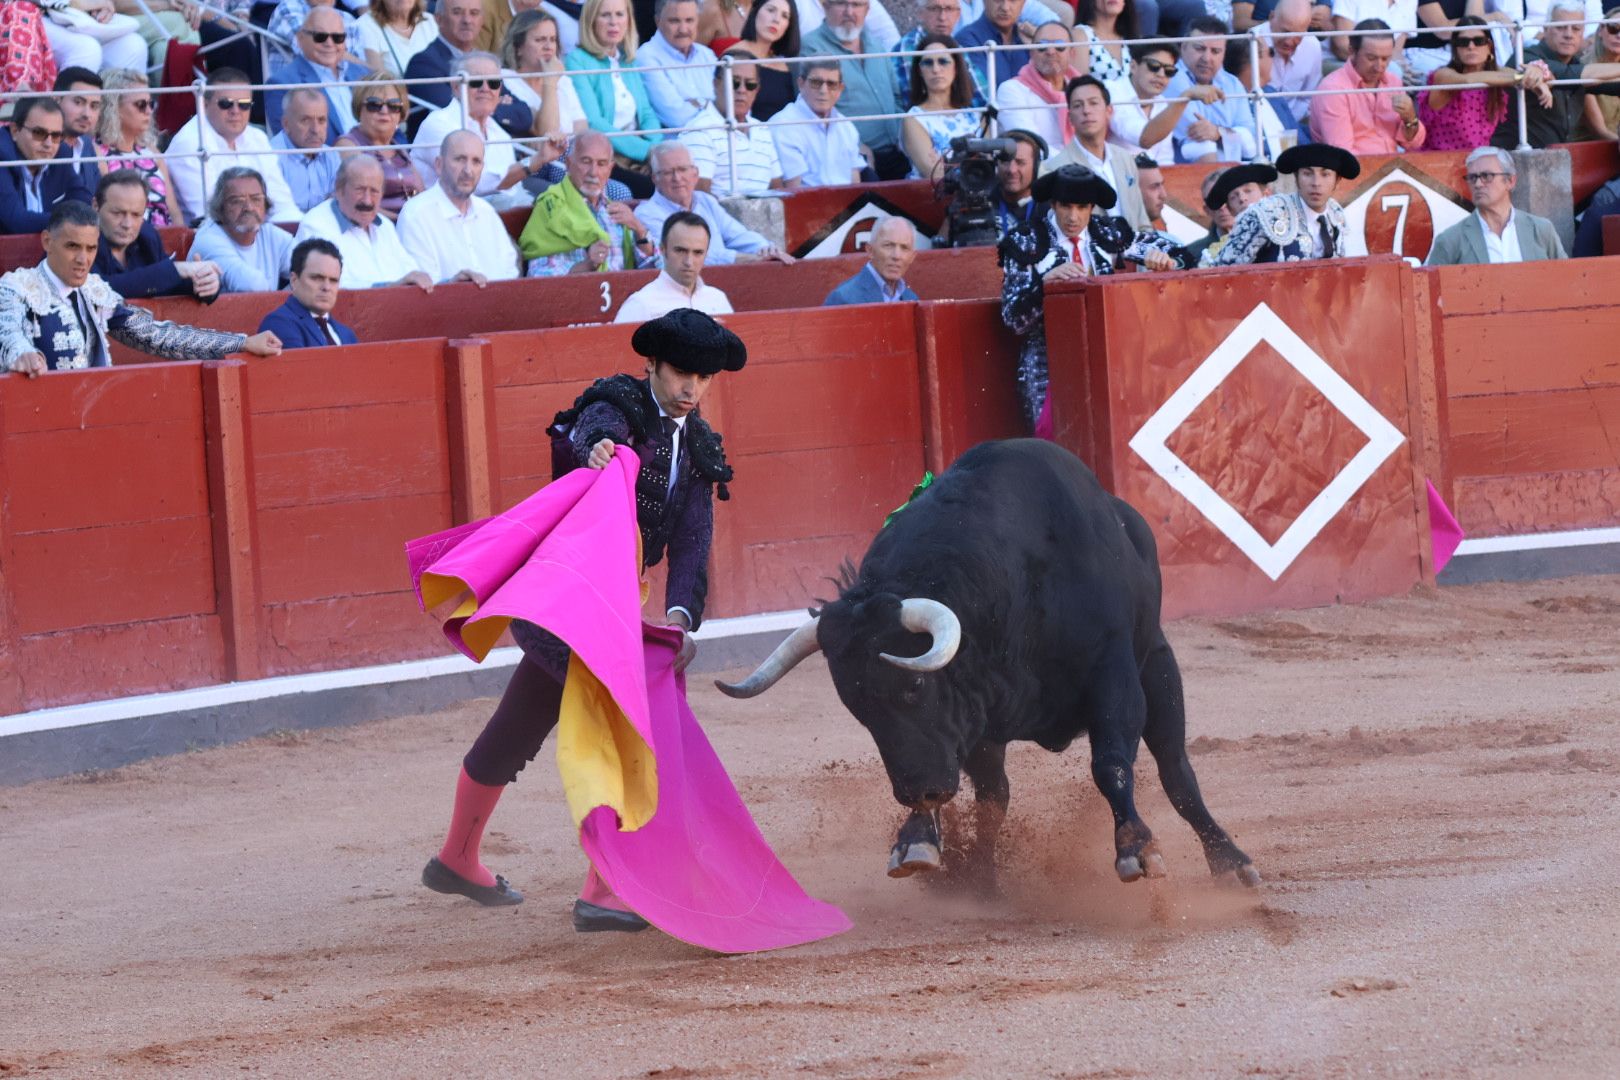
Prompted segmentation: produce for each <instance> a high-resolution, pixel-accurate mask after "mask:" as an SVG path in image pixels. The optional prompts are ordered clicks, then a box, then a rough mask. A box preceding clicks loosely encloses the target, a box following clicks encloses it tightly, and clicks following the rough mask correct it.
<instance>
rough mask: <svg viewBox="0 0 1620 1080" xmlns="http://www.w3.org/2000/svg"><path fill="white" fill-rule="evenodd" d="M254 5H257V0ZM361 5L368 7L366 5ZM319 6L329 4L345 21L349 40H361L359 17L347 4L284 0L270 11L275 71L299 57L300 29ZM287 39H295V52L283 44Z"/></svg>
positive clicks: (269, 45) (270, 45) (326, 0)
mask: <svg viewBox="0 0 1620 1080" xmlns="http://www.w3.org/2000/svg"><path fill="white" fill-rule="evenodd" d="M253 6H255V7H256V6H257V2H255V4H254V5H253ZM357 6H358V7H359V8H360V9H361V10H364V6H365V5H363V4H361V5H357ZM318 7H329V8H331V9H332V10H333V11H336V12H337V13H338V15H339V17H340V18H342V20H343V32H344V33H345V34H347V35H348V40H349V41H351V42H353V41H357V40H358V39H359V31H358V30H357V29H356V25H357V23H358V21H359V20H358V19H357V18H356V17H355V14H354V12H353V11H351V10H349V5H348V4H346V3H338V2H337V0H280V3H278V4H276V7H275V10H274V11H272V12H271V13H270V23H269V27H268V29H269V31H270V34H271V37H269V38H267V39H265V40H266V43H267V48H268V49H269V51H270V72H271V74H275V73H276V72H278V71H280V70H281V68H282V65H284V64H290V63H292V62H293V61H294V60H296V59H297V58H298V46H299V42H298V30H299V28H300V27H302V26H303V25H304V20H305V19H307V18H308V17H309V13H310V12H311V11H313V10H315V9H316V8H318ZM283 41H290V42H292V51H288V49H287V47H286V46H284V45H282V44H281V42H283ZM255 48H257V46H255ZM356 55H359V54H358V53H357V54H356Z"/></svg>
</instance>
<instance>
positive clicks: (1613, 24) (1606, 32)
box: [1575, 7, 1620, 142]
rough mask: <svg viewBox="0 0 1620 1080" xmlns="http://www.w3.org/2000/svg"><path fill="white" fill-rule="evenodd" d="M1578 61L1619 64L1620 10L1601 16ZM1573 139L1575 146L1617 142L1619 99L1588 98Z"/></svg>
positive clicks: (1618, 136) (1619, 134)
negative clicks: (1603, 141) (1587, 142)
mask: <svg viewBox="0 0 1620 1080" xmlns="http://www.w3.org/2000/svg"><path fill="white" fill-rule="evenodd" d="M1581 59H1582V61H1583V62H1584V63H1588V64H1620V7H1612V8H1610V9H1609V10H1608V11H1605V12H1604V13H1603V21H1602V22H1601V23H1599V24H1598V30H1597V33H1596V34H1593V35H1592V40H1591V41H1589V42H1587V43H1586V51H1585V53H1583V54H1582V57H1581ZM1575 139H1576V141H1577V142H1586V141H1591V140H1595V139H1603V140H1607V141H1608V142H1615V141H1616V140H1617V139H1620V97H1610V96H1609V95H1607V94H1587V95H1586V112H1585V114H1584V115H1583V116H1582V117H1581V122H1580V124H1579V125H1577V126H1576V129H1575Z"/></svg>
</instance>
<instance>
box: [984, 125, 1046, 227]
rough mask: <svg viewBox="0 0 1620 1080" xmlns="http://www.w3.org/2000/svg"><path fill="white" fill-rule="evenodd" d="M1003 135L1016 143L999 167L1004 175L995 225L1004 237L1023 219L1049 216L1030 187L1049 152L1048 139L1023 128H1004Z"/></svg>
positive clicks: (999, 172) (1031, 219)
mask: <svg viewBox="0 0 1620 1080" xmlns="http://www.w3.org/2000/svg"><path fill="white" fill-rule="evenodd" d="M1001 137H1002V138H1004V139H1011V140H1012V141H1013V142H1014V143H1015V144H1016V145H1015V146H1014V149H1013V156H1012V158H1011V159H1010V160H1008V161H1003V162H1001V163H1000V165H998V166H997V167H996V172H997V174H998V175H999V176H1000V177H1001V190H1000V191H999V192H997V193H996V224H997V227H998V231H999V232H1000V233H1001V235H1003V236H1005V235H1006V234H1007V230H1008V229H1010V228H1012V226H1013V225H1015V224H1017V223H1018V222H1020V221H1039V220H1040V219H1041V218H1042V217H1044V216H1046V210H1047V207H1046V206H1045V205H1044V204H1042V203H1038V202H1036V201H1035V199H1034V197H1033V196H1032V195H1031V194H1030V188H1031V187H1033V186H1034V184H1035V175H1036V173H1038V172H1039V171H1040V167H1041V162H1043V161H1045V160H1046V155H1047V153H1048V151H1047V146H1046V140H1044V139H1042V138H1041V137H1040V136H1039V135H1037V134H1035V133H1034V132H1032V131H1025V130H1024V129H1023V128H1013V129H1012V130H1011V131H1004V132H1002V135H1001Z"/></svg>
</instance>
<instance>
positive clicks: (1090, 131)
mask: <svg viewBox="0 0 1620 1080" xmlns="http://www.w3.org/2000/svg"><path fill="white" fill-rule="evenodd" d="M1065 92H1066V93H1067V94H1068V97H1069V123H1070V125H1072V126H1073V128H1074V138H1072V139H1070V140H1069V141H1068V143H1067V144H1065V145H1064V147H1063V149H1062V150H1061V151H1059V152H1057V153H1054V154H1053V155H1052V156H1051V157H1050V158H1048V159H1047V160H1046V163H1045V164H1044V165H1042V166H1041V175H1043V176H1044V175H1046V174H1047V173H1051V172H1056V171H1057V170H1058V169H1061V168H1063V167H1064V166H1065V165H1080V166H1083V167H1085V168H1087V169H1089V170H1090V171H1091V172H1092V173H1094V174H1095V175H1096V177H1097V179H1099V180H1101V181H1102V182H1103V183H1105V184H1107V185H1108V186H1109V187H1110V188H1112V189H1113V191H1114V196H1115V200H1116V201H1114V202H1110V203H1109V204H1108V207H1107V209H1113V207H1114V206H1115V205H1116V202H1117V205H1118V206H1119V216H1120V217H1123V218H1124V219H1125V220H1126V221H1127V222H1129V223H1130V226H1131V228H1132V229H1138V230H1139V229H1145V228H1147V224H1148V219H1147V212H1146V211H1145V210H1144V209H1143V207H1142V193H1141V192H1140V191H1138V190H1137V186H1136V185H1137V181H1136V161H1135V158H1134V155H1133V154H1131V153H1130V152H1129V151H1127V150H1124V149H1123V148H1121V147H1119V146H1116V145H1115V144H1113V143H1111V142H1109V141H1108V124H1109V121H1110V120H1111V119H1112V118H1113V115H1114V109H1113V105H1112V103H1111V102H1110V101H1109V97H1108V88H1107V87H1105V86H1104V85H1103V84H1102V83H1101V82H1100V81H1099V80H1098V79H1097V78H1096V77H1095V76H1093V75H1082V76H1080V77H1079V78H1078V79H1071V80H1069V85H1068V87H1067V89H1066V91H1065Z"/></svg>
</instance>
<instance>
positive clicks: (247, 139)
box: [168, 68, 303, 224]
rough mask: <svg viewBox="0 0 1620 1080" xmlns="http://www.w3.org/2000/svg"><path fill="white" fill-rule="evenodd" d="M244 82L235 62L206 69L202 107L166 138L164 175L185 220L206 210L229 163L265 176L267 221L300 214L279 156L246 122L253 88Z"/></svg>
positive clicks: (197, 217)
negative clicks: (233, 65) (203, 155)
mask: <svg viewBox="0 0 1620 1080" xmlns="http://www.w3.org/2000/svg"><path fill="white" fill-rule="evenodd" d="M248 86H249V82H248V77H247V76H246V75H244V74H243V73H242V72H240V71H238V70H236V69H235V68H220V69H219V70H218V71H213V72H210V73H209V75H208V87H207V89H206V90H204V91H203V111H202V113H201V114H200V115H198V116H193V117H192V118H191V119H190V120H187V121H186V123H185V125H184V126H183V127H181V128H180V130H179V131H177V132H175V134H174V138H173V139H171V140H169V146H168V164H169V179H170V180H171V181H172V182H173V185H174V195H175V198H176V199H178V200H179V202H180V211H181V213H183V214H185V217H186V223H187V224H192V223H194V222H197V221H200V220H201V219H202V218H203V217H204V216H205V215H206V214H207V213H208V201H209V199H211V198H213V195H214V186H215V185H216V184H217V183H218V182H219V176H220V174H221V173H222V172H224V171H225V170H226V169H228V168H230V167H231V166H233V165H241V166H244V167H246V168H249V169H252V170H254V171H255V172H257V173H258V174H259V175H260V176H262V177H263V178H264V185H265V190H266V192H267V194H268V195H269V197H270V202H271V204H272V207H273V208H272V209H271V211H270V220H271V221H275V222H286V223H293V222H296V221H298V220H300V219H301V218H302V217H303V212H302V211H300V210H299V209H298V201H297V200H296V199H295V198H293V193H292V189H291V188H290V187H288V186H287V179H286V177H284V176H283V175H282V173H281V164H280V162H278V161H277V160H276V155H275V154H272V153H271V152H270V137H269V136H268V135H266V134H265V133H264V132H262V131H260V130H259V129H258V128H256V127H252V126H250V125H249V124H248V114H249V113H251V112H252V110H253V92H252V91H251V90H249V89H248ZM201 150H207V151H208V162H207V165H206V166H205V165H204V164H203V161H202V159H201V158H198V157H195V156H193V155H195V154H197V153H198V152H199V151H201Z"/></svg>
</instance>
